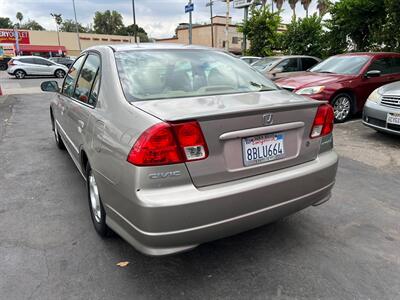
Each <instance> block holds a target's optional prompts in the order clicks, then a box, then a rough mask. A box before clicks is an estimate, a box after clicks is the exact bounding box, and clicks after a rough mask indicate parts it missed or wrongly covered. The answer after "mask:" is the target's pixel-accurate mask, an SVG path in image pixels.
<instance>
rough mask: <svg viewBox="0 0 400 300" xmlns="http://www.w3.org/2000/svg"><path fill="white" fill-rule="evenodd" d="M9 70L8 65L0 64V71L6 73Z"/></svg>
mask: <svg viewBox="0 0 400 300" xmlns="http://www.w3.org/2000/svg"><path fill="white" fill-rule="evenodd" d="M7 68H8V66H7V64H0V71H6V70H7Z"/></svg>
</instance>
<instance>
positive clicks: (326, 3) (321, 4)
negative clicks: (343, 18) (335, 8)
mask: <svg viewBox="0 0 400 300" xmlns="http://www.w3.org/2000/svg"><path fill="white" fill-rule="evenodd" d="M331 5H332V2H331V1H330V0H318V4H317V9H318V11H319V16H320V17H323V16H324V15H325V14H326V13H327V11H328V9H329V7H330V6H331Z"/></svg>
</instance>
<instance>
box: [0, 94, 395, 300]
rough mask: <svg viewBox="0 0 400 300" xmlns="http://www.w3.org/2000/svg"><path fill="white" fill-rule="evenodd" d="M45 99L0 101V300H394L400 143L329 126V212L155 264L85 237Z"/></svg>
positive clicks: (89, 234) (123, 246) (68, 164)
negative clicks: (333, 157)
mask: <svg viewBox="0 0 400 300" xmlns="http://www.w3.org/2000/svg"><path fill="white" fill-rule="evenodd" d="M50 97H51V95H49V94H36V95H22V96H8V97H3V98H1V97H0V118H1V119H0V123H1V126H0V130H1V131H0V133H1V134H0V166H1V168H0V299H171V298H173V299H175V298H180V299H215V298H218V299H400V222H399V220H400V196H399V195H400V176H399V175H400V171H399V161H400V151H399V150H400V138H398V137H391V136H387V135H383V134H379V133H375V132H374V131H373V130H371V129H369V128H365V127H364V126H362V124H361V122H360V120H354V121H351V122H349V123H346V124H343V125H338V126H336V128H335V140H336V145H337V151H338V153H339V154H340V156H341V159H340V166H339V170H338V176H337V184H336V186H335V188H334V191H333V197H332V199H331V200H330V201H328V202H327V203H325V204H323V205H321V206H318V207H310V208H308V209H306V210H303V211H301V212H299V213H297V214H295V215H293V216H290V217H287V218H285V219H283V220H281V221H278V222H276V223H273V224H270V225H267V226H264V227H261V228H258V229H255V230H251V231H249V232H245V233H242V234H239V235H236V236H233V237H229V238H225V239H222V240H217V241H214V242H210V243H207V244H204V245H201V246H199V247H198V248H196V249H194V250H192V251H190V252H187V253H182V254H179V255H174V256H169V257H158V258H155V257H147V256H144V255H142V254H140V253H138V252H137V251H136V250H135V249H134V248H132V247H131V246H130V245H129V244H128V243H126V242H125V241H124V240H122V239H121V238H119V237H118V236H114V237H111V238H108V239H101V238H100V237H99V236H98V235H97V234H96V233H95V231H94V229H93V227H92V224H91V220H90V216H89V210H88V204H87V199H86V189H85V184H84V181H83V179H82V177H81V176H80V174H79V172H78V170H77V169H76V167H75V165H74V164H73V162H72V160H71V159H70V157H69V156H68V154H67V152H65V151H60V150H58V149H57V147H56V145H55V142H54V140H53V135H52V132H51V125H50V119H49V99H50ZM243 200H244V201H245V200H246V199H243ZM119 262H129V264H128V265H127V266H126V267H119V266H117V263H119Z"/></svg>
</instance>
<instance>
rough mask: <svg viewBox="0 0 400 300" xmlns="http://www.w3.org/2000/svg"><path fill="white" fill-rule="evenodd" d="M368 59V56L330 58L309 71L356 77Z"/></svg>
mask: <svg viewBox="0 0 400 300" xmlns="http://www.w3.org/2000/svg"><path fill="white" fill-rule="evenodd" d="M369 59H370V58H369V56H366V55H365V56H362V55H345V56H332V57H330V58H328V59H326V60H324V61H323V62H320V63H319V64H318V65H316V66H315V67H313V68H312V69H311V70H310V71H311V72H316V73H334V74H344V75H358V74H359V73H360V71H361V69H362V68H363V67H364V66H365V65H366V64H367V62H368V61H369Z"/></svg>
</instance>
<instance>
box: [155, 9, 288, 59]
mask: <svg viewBox="0 0 400 300" xmlns="http://www.w3.org/2000/svg"><path fill="white" fill-rule="evenodd" d="M212 20H213V22H212V23H213V24H212V25H211V23H210V24H202V25H199V24H194V25H193V26H192V43H193V44H194V45H201V46H207V47H212V46H213V47H215V48H221V49H223V48H225V43H226V31H225V28H226V20H227V19H226V17H225V16H214V17H213V18H212ZM229 23H231V22H229ZM228 28H229V30H228V33H229V34H228V41H229V44H228V46H229V51H230V52H232V53H236V54H240V53H241V52H242V43H243V34H242V33H241V32H238V25H236V24H229V27H228ZM285 30H286V25H284V24H281V25H280V26H279V28H278V31H279V32H283V31H285ZM156 41H157V42H159V43H177V44H188V43H189V26H188V24H186V23H185V24H180V25H179V26H178V27H177V29H176V32H175V36H174V37H171V38H165V39H156ZM212 41H213V42H212ZM248 45H249V43H248Z"/></svg>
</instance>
